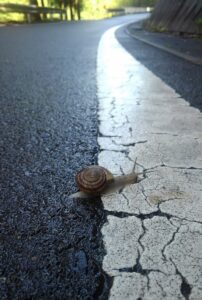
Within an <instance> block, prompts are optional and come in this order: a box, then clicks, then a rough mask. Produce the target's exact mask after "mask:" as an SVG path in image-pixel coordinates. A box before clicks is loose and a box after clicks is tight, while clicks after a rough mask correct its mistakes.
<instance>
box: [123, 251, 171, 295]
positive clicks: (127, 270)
mask: <svg viewBox="0 0 202 300" xmlns="http://www.w3.org/2000/svg"><path fill="white" fill-rule="evenodd" d="M140 259H141V254H140V251H139V249H138V256H137V259H136V263H135V265H134V266H132V267H125V268H120V269H118V271H119V272H120V273H138V274H140V275H142V276H146V278H147V289H148V290H149V289H150V278H149V274H150V273H151V272H157V273H162V274H164V275H167V274H166V273H165V272H163V271H161V270H158V269H144V268H143V267H142V265H141V263H140Z"/></svg>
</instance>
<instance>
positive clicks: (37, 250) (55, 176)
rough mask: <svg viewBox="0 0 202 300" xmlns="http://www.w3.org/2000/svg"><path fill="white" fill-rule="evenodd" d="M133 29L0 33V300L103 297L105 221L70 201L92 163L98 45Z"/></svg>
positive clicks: (96, 26) (46, 28)
mask: <svg viewBox="0 0 202 300" xmlns="http://www.w3.org/2000/svg"><path fill="white" fill-rule="evenodd" d="M137 18H138V17H137ZM132 20H134V16H128V17H125V18H114V19H111V20H103V21H99V22H78V23H76V22H75V23H74V22H71V23H70V22H69V23H67V24H65V23H57V24H55V23H54V24H34V25H23V26H8V27H1V28H0V44H1V47H0V65H1V69H0V86H1V91H0V94H1V95H0V101H1V110H0V120H1V127H0V128H1V140H0V151H1V180H0V189H1V203H0V224H1V237H0V238H1V243H0V299H2V300H4V299H98V298H100V299H106V298H107V295H108V293H109V287H110V286H111V278H110V276H109V275H107V274H106V272H105V271H104V270H102V260H103V256H104V254H105V250H104V245H103V242H102V238H101V226H102V225H103V224H104V223H105V222H106V213H105V211H104V210H103V206H102V203H101V201H100V199H94V200H93V203H92V201H79V200H73V199H69V198H68V195H69V194H71V193H72V192H75V191H76V189H77V188H76V186H75V181H74V176H75V174H76V172H77V171H78V170H80V169H81V168H83V167H85V166H86V165H91V164H95V163H97V154H98V144H97V132H98V122H97V81H96V80H97V79H96V64H97V61H96V59H97V47H98V43H99V39H100V37H101V35H102V34H103V32H104V31H105V30H107V29H108V28H110V27H111V26H114V25H116V24H121V23H122V22H125V21H132Z"/></svg>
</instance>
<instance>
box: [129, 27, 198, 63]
mask: <svg viewBox="0 0 202 300" xmlns="http://www.w3.org/2000/svg"><path fill="white" fill-rule="evenodd" d="M130 25H131V24H130ZM130 25H128V26H127V27H126V33H127V34H128V35H129V36H131V37H132V38H135V39H137V40H139V41H141V42H143V43H145V44H148V45H150V46H153V47H155V48H158V49H160V50H163V51H166V52H168V53H170V54H173V55H175V56H178V57H180V58H182V59H185V60H186V61H188V62H191V63H192V64H195V65H198V66H202V59H200V58H196V57H194V56H191V55H189V54H183V53H181V52H179V51H177V50H174V49H170V48H167V47H164V46H161V45H159V44H158V43H154V42H151V41H148V40H147V39H144V38H142V37H139V36H137V35H136V34H134V33H131V32H130V30H129V28H128V27H129V26H130Z"/></svg>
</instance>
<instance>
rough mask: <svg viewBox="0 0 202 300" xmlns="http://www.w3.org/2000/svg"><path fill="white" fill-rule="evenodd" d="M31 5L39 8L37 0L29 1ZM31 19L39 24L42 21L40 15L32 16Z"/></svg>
mask: <svg viewBox="0 0 202 300" xmlns="http://www.w3.org/2000/svg"><path fill="white" fill-rule="evenodd" d="M29 3H30V5H36V6H38V2H37V0H29ZM31 19H32V21H34V22H38V21H41V16H40V14H32V16H31Z"/></svg>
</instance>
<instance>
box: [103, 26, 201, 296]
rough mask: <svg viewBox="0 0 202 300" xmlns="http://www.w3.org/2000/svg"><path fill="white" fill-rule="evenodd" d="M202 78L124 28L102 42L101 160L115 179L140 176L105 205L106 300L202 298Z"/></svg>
mask: <svg viewBox="0 0 202 300" xmlns="http://www.w3.org/2000/svg"><path fill="white" fill-rule="evenodd" d="M106 66H107V67H106ZM201 76H202V69H201V67H199V66H196V65H193V64H191V63H190V62H186V61H184V60H182V59H179V58H177V57H175V56H173V55H170V54H168V53H166V52H163V51H160V50H159V49H155V48H154V47H151V46H148V45H145V44H144V43H142V42H140V41H137V40H134V39H133V38H131V37H130V36H128V35H127V34H126V30H125V28H124V27H114V28H111V29H110V30H108V31H106V32H105V34H104V35H103V37H102V39H101V41H100V45H99V51H98V97H99V114H98V116H99V138H98V142H99V147H100V153H99V155H98V162H99V164H100V165H103V166H104V167H108V168H109V169H110V170H111V171H112V172H113V173H114V174H117V175H119V174H123V173H129V172H131V170H132V169H133V168H134V166H136V171H137V172H139V173H141V175H140V179H141V181H140V182H139V183H137V184H134V185H131V186H128V187H126V188H124V189H123V190H120V191H119V193H117V194H111V195H105V196H104V197H102V201H103V205H104V209H105V211H106V212H107V223H105V224H104V226H103V228H102V234H103V239H104V243H105V249H106V255H105V256H104V261H103V269H104V270H105V272H106V273H107V274H109V275H110V276H111V278H112V280H113V281H112V287H111V289H110V294H109V299H115V300H117V299H118V300H119V299H120V300H122V299H131V300H132V299H137V300H140V299H142V300H143V299H144V300H145V299H146V300H147V299H148V300H151V299H154V300H156V299H168V300H170V299H173V300H175V299H186V300H187V299H197V300H199V299H201V297H202V293H201V290H202V281H201V278H202V264H201V259H202V256H201V247H202V222H201V220H202V214H201V211H202V210H201V200H202V189H201V186H202V154H201V148H202V134H201V127H202V115H201V97H200V95H201V91H202V90H201V84H200V78H201Z"/></svg>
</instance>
